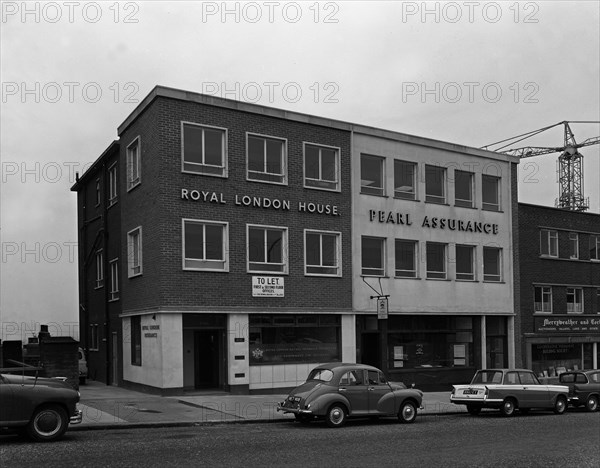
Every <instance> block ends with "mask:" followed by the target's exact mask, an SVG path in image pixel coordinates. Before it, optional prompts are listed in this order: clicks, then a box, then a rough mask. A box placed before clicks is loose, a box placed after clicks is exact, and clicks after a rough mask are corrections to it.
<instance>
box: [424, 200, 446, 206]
mask: <svg viewBox="0 0 600 468" xmlns="http://www.w3.org/2000/svg"><path fill="white" fill-rule="evenodd" d="M425 203H427V204H429V205H441V206H450V204H449V203H446V202H443V203H442V202H435V201H427V200H425Z"/></svg>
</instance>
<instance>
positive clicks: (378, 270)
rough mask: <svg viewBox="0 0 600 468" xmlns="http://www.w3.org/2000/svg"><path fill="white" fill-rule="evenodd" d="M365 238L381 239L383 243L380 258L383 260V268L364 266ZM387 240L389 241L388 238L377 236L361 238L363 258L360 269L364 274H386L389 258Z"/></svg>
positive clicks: (382, 275) (361, 258) (379, 275)
mask: <svg viewBox="0 0 600 468" xmlns="http://www.w3.org/2000/svg"><path fill="white" fill-rule="evenodd" d="M365 239H375V240H377V241H379V243H380V244H381V257H380V259H379V260H380V262H381V268H371V267H364V266H363V240H365ZM386 241H387V239H386V238H385V237H377V236H362V237H361V238H360V260H361V267H360V271H361V275H362V276H378V277H384V276H385V272H386V271H387V265H386V259H387V255H386V244H387V242H386ZM367 270H368V271H367Z"/></svg>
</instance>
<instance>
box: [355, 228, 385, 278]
mask: <svg viewBox="0 0 600 468" xmlns="http://www.w3.org/2000/svg"><path fill="white" fill-rule="evenodd" d="M361 267H362V268H361V272H362V274H363V275H365V276H385V238H383V237H368V236H363V237H362V238H361Z"/></svg>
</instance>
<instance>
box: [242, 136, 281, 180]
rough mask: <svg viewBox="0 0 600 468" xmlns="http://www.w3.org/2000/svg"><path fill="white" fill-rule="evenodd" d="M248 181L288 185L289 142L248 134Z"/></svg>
mask: <svg viewBox="0 0 600 468" xmlns="http://www.w3.org/2000/svg"><path fill="white" fill-rule="evenodd" d="M246 150H247V157H246V161H247V174H248V176H247V177H248V180H254V181H259V182H269V183H272V184H287V140H285V139H283V138H275V137H269V136H263V135H256V134H253V133H246Z"/></svg>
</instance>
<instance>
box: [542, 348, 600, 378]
mask: <svg viewBox="0 0 600 468" xmlns="http://www.w3.org/2000/svg"><path fill="white" fill-rule="evenodd" d="M593 349H594V348H593V343H541V344H532V345H531V368H532V370H533V371H534V372H535V373H536V374H537V375H538V376H540V377H555V376H557V375H560V374H561V373H563V372H567V371H570V370H580V369H593V365H594V364H593V362H594V361H593Z"/></svg>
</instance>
